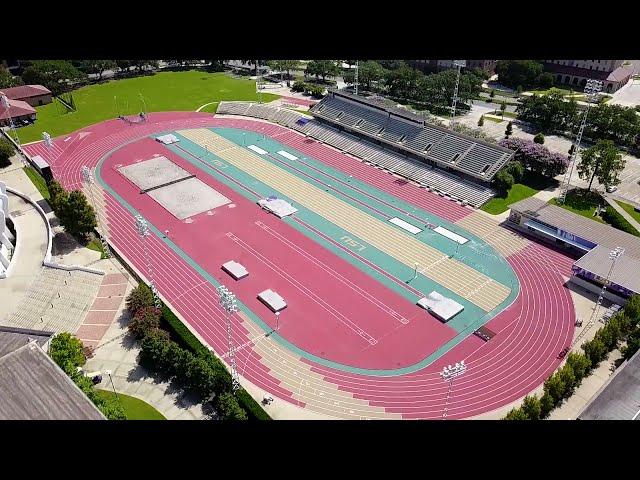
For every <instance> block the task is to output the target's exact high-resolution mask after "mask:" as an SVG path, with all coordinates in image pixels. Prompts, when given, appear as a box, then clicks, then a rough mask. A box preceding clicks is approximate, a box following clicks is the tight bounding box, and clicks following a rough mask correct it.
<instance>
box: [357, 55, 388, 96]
mask: <svg viewBox="0 0 640 480" xmlns="http://www.w3.org/2000/svg"><path fill="white" fill-rule="evenodd" d="M383 77H384V68H382V65H380V64H379V63H378V62H374V61H372V60H369V61H367V62H363V63H361V64H360V65H359V68H358V83H359V84H360V85H363V86H364V88H365V89H366V90H371V85H372V84H373V83H374V82H378V81H380V80H382V78H383Z"/></svg>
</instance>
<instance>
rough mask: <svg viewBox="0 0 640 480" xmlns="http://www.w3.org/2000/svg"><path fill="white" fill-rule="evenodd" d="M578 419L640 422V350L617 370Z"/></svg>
mask: <svg viewBox="0 0 640 480" xmlns="http://www.w3.org/2000/svg"><path fill="white" fill-rule="evenodd" d="M578 419H580V420H640V350H639V351H637V352H636V354H635V355H634V356H633V357H631V358H630V359H629V361H628V362H626V363H625V364H623V365H622V366H621V367H620V368H618V370H616V373H615V374H614V375H613V376H611V377H610V378H609V380H608V381H607V383H605V384H604V385H603V386H602V388H601V389H600V390H599V391H598V392H597V393H596V395H595V396H594V397H593V399H592V400H591V402H589V403H588V404H587V406H586V407H585V408H584V410H582V412H581V413H580V415H578Z"/></svg>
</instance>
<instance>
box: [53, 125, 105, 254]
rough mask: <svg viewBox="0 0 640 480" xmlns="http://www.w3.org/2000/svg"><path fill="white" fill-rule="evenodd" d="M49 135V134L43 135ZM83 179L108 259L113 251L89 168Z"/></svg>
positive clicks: (86, 168)
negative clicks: (102, 220)
mask: <svg viewBox="0 0 640 480" xmlns="http://www.w3.org/2000/svg"><path fill="white" fill-rule="evenodd" d="M42 135H43V136H44V135H49V134H48V133H47V132H44V133H43V134H42ZM82 178H83V179H84V181H85V182H86V184H87V188H88V189H89V194H90V195H91V203H92V204H93V209H94V210H95V212H96V220H97V223H98V236H99V237H100V243H102V250H103V251H104V254H105V255H106V256H107V257H110V256H111V250H109V244H108V243H107V235H106V233H105V231H104V229H103V228H102V223H101V222H100V213H98V205H97V204H96V199H95V196H94V195H93V175H92V174H91V170H90V169H89V167H86V166H85V167H82Z"/></svg>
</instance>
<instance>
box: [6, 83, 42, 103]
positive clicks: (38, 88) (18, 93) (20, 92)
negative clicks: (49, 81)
mask: <svg viewBox="0 0 640 480" xmlns="http://www.w3.org/2000/svg"><path fill="white" fill-rule="evenodd" d="M0 93H4V94H5V95H6V96H7V98H8V99H9V100H22V99H23V98H31V97H39V96H40V95H48V94H51V90H49V89H48V88H47V87H43V86H42V85H21V86H19V87H11V88H3V89H2V90H0Z"/></svg>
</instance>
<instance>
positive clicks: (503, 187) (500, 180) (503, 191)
mask: <svg viewBox="0 0 640 480" xmlns="http://www.w3.org/2000/svg"><path fill="white" fill-rule="evenodd" d="M513 183H514V180H513V176H511V174H510V173H509V172H506V171H505V170H504V169H503V170H500V171H499V172H498V173H496V175H495V176H494V177H493V181H492V184H493V187H494V188H495V189H496V190H497V191H498V195H499V196H501V197H506V196H507V192H509V190H510V189H511V187H512V186H513Z"/></svg>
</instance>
